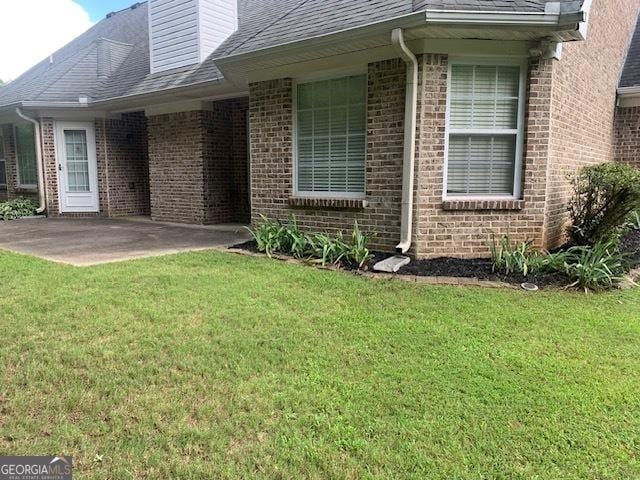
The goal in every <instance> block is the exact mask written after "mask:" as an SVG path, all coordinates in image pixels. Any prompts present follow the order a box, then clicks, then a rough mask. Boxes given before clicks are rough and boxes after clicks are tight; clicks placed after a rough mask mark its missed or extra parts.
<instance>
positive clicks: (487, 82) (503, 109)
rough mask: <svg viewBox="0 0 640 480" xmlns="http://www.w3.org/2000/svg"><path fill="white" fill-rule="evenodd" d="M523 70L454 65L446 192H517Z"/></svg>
mask: <svg viewBox="0 0 640 480" xmlns="http://www.w3.org/2000/svg"><path fill="white" fill-rule="evenodd" d="M520 101H521V99H520V67H519V66H511V65H507V66H502V65H499V66H487V65H453V66H452V67H451V92H450V101H449V153H448V159H447V194H448V195H460V196H482V195H508V196H511V195H513V194H514V192H515V185H514V180H515V166H516V160H517V158H516V155H517V142H518V141H519V138H518V137H519V136H518V132H519V130H518V127H519V125H518V109H519V106H520Z"/></svg>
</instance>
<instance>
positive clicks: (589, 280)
mask: <svg viewBox="0 0 640 480" xmlns="http://www.w3.org/2000/svg"><path fill="white" fill-rule="evenodd" d="M563 263H564V266H563V270H564V273H565V274H566V275H567V276H568V277H569V279H570V280H571V281H573V283H572V284H571V285H570V286H571V287H580V288H583V289H584V290H585V291H586V290H596V291H597V290H606V289H610V288H613V287H615V286H616V285H618V284H619V283H620V281H622V280H623V279H624V276H625V274H626V273H627V272H628V271H629V268H628V265H627V262H626V259H625V255H623V254H622V253H620V252H619V251H618V250H617V247H616V243H615V242H601V243H597V244H596V245H594V246H593V247H590V246H578V247H571V248H569V249H568V250H567V251H566V254H565V256H564V262H563Z"/></svg>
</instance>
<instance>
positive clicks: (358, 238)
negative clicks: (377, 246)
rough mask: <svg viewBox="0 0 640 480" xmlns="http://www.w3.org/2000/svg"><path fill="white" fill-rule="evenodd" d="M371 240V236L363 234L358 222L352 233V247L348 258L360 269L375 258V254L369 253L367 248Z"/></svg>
mask: <svg viewBox="0 0 640 480" xmlns="http://www.w3.org/2000/svg"><path fill="white" fill-rule="evenodd" d="M369 240H371V235H367V234H365V233H362V231H361V230H360V227H359V226H358V222H356V223H355V225H354V226H353V232H352V233H351V247H350V248H349V252H348V253H347V257H348V258H349V260H351V261H353V262H355V263H356V264H357V265H358V268H362V266H363V265H364V264H365V263H367V262H368V261H369V260H371V259H372V258H373V254H372V253H371V252H370V251H369V248H367V245H368V244H369Z"/></svg>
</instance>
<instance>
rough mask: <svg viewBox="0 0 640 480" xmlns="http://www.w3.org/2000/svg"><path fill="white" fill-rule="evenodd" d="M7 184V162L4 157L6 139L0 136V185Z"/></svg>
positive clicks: (3, 186) (4, 185)
mask: <svg viewBox="0 0 640 480" xmlns="http://www.w3.org/2000/svg"><path fill="white" fill-rule="evenodd" d="M6 186H7V163H6V161H5V157H4V139H3V138H2V137H0V187H2V188H5V187H6Z"/></svg>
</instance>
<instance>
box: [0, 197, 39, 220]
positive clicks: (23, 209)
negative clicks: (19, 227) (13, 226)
mask: <svg viewBox="0 0 640 480" xmlns="http://www.w3.org/2000/svg"><path fill="white" fill-rule="evenodd" d="M37 209H38V205H36V203H35V202H34V201H33V200H28V199H26V198H16V199H14V200H9V201H7V202H0V220H15V219H16V218H20V217H29V216H31V215H35V213H36V210H37Z"/></svg>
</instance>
